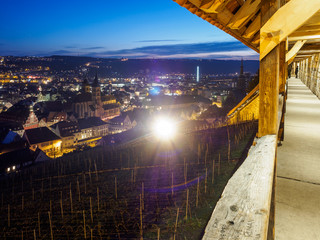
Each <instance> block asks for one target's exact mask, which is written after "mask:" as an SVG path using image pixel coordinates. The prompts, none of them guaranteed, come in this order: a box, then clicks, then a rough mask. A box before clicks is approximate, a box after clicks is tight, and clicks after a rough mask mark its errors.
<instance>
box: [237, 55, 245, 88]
mask: <svg viewBox="0 0 320 240" xmlns="http://www.w3.org/2000/svg"><path fill="white" fill-rule="evenodd" d="M237 88H238V89H239V90H243V91H245V90H246V79H245V76H244V74H243V59H241V67H240V75H239V78H238V84H237Z"/></svg>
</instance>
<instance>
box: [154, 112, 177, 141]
mask: <svg viewBox="0 0 320 240" xmlns="http://www.w3.org/2000/svg"><path fill="white" fill-rule="evenodd" d="M153 132H154V134H155V135H156V136H157V137H158V138H160V139H161V140H170V139H172V138H173V137H174V136H175V134H176V126H175V123H174V121H173V120H171V119H169V118H164V117H162V118H159V119H156V121H155V122H154V124H153Z"/></svg>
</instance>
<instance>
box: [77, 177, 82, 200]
mask: <svg viewBox="0 0 320 240" xmlns="http://www.w3.org/2000/svg"><path fill="white" fill-rule="evenodd" d="M77 190H78V199H79V202H81V193H80V185H79V180H78V177H77Z"/></svg>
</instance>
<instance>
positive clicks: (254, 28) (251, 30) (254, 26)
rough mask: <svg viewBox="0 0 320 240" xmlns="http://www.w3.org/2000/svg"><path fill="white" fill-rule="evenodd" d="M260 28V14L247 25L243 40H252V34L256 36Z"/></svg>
mask: <svg viewBox="0 0 320 240" xmlns="http://www.w3.org/2000/svg"><path fill="white" fill-rule="evenodd" d="M260 27H261V13H259V14H258V15H257V16H256V18H255V19H254V20H253V22H252V23H251V24H250V25H249V27H248V28H247V30H246V31H245V32H244V34H243V35H242V36H243V37H244V38H248V39H249V38H252V37H253V36H254V34H256V33H257V32H258V31H259V30H260Z"/></svg>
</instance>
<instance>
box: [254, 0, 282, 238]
mask: <svg viewBox="0 0 320 240" xmlns="http://www.w3.org/2000/svg"><path fill="white" fill-rule="evenodd" d="M284 3H285V1H284V0H262V2H261V25H264V24H265V23H266V22H267V21H268V20H269V19H270V18H271V17H272V15H273V14H274V13H275V12H276V11H277V10H278V9H279V8H280V6H281V5H284ZM260 51H261V48H260ZM285 53H286V45H285V43H283V44H282V45H281V44H279V45H278V46H276V47H275V48H274V49H273V50H272V51H271V52H269V53H268V54H267V55H266V56H265V57H264V58H263V59H262V60H261V61H260V83H259V92H260V93H259V96H260V105H259V127H258V137H262V136H265V135H269V134H276V135H277V134H278V108H279V86H281V87H282V84H283V82H284V79H283V78H285V76H286V73H285V72H284V71H286V68H285V64H284V63H285V60H283V58H284V59H285ZM283 55H284V56H283ZM280 78H281V79H280ZM280 84H281V85H280ZM280 90H281V91H282V90H283V89H282V88H281V89H280ZM274 173H276V164H275V170H274ZM273 180H274V181H273V189H272V199H271V206H270V216H269V225H268V239H274V238H275V236H274V232H275V231H274V223H275V222H274V219H275V212H274V211H275V206H274V204H275V196H274V191H275V178H274V179H273Z"/></svg>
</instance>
